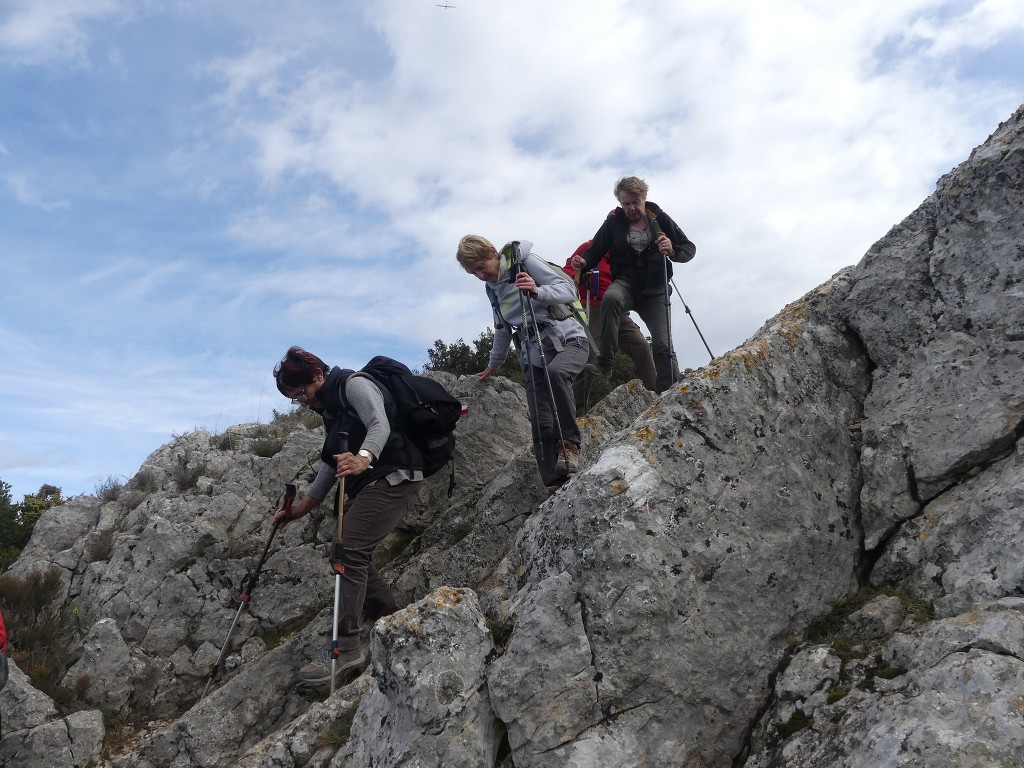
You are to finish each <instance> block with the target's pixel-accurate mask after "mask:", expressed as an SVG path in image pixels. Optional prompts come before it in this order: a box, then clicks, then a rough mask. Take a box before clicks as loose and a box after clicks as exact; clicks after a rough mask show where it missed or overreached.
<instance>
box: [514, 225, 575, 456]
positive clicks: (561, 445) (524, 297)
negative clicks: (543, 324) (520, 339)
mask: <svg viewBox="0 0 1024 768" xmlns="http://www.w3.org/2000/svg"><path fill="white" fill-rule="evenodd" d="M512 248H513V249H514V251H515V252H516V253H518V254H519V257H520V258H519V261H518V265H519V267H520V270H521V271H523V272H525V271H526V269H525V267H523V261H524V260H523V258H522V253H521V252H520V251H519V243H513V244H512ZM527 255H529V254H527ZM517 274H518V273H517ZM519 303H520V304H521V305H522V307H523V323H524V324H526V322H527V316H526V315H527V308H529V314H530V318H531V319H532V320H533V329H534V331H535V332H536V334H537V348H538V352H539V353H540V364H541V369H542V370H543V371H544V383H545V384H547V388H548V401H549V402H550V403H551V415H552V416H554V418H555V429H556V430H557V432H558V449H559V451H561V453H562V458H563V459H565V465H566V467H568V466H569V454H568V452H567V451H566V450H565V438H564V437H563V436H562V422H561V420H560V419H559V418H558V405H557V403H555V390H554V388H553V387H552V386H551V374H550V373H549V372H548V358H547V355H545V354H544V343H543V342H542V341H541V338H540V326H539V325H538V324H537V312H536V310H535V309H534V306H533V299H532V298H531V297H530V293H529V291H520V292H519ZM526 336H527V338H529V336H530V333H529V329H527V333H526ZM527 360H529V355H527ZM536 399H537V398H536V397H534V401H536ZM534 410H535V411H537V437H538V438H540V437H541V434H540V411H539V406H537V405H536V402H535V404H534ZM540 449H541V457H542V458H543V457H544V441H543V439H541V441H540Z"/></svg>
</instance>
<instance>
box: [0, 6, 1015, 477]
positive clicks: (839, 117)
mask: <svg viewBox="0 0 1024 768" xmlns="http://www.w3.org/2000/svg"><path fill="white" fill-rule="evenodd" d="M456 5H457V6H458V7H457V8H454V9H449V10H447V11H446V10H442V9H439V8H436V6H435V5H434V4H433V3H423V4H412V3H409V2H408V1H407V0H381V2H377V3H374V4H373V5H372V6H360V7H358V8H356V9H354V8H353V6H352V5H351V4H346V3H342V4H337V3H320V2H312V3H308V4H305V5H302V4H300V5H299V6H289V7H288V9H287V11H283V10H282V7H281V5H280V4H279V3H276V2H272V1H271V0H248V1H247V2H245V3H200V2H191V3H188V2H186V3H183V4H178V5H174V4H172V5H160V4H153V3H143V4H141V5H140V6H135V5H130V4H127V3H119V2H114V0H106V2H103V1H101V0H83V2H77V3H72V2H69V0H58V2H55V3H29V2H27V1H24V0H19V1H18V2H16V3H15V4H13V5H10V4H9V5H8V6H7V8H8V9H10V10H7V11H4V12H0V13H2V14H3V15H2V16H0V67H4V66H5V65H11V66H8V68H7V69H6V70H4V69H0V76H2V75H4V74H7V75H11V76H12V78H13V75H14V74H20V75H24V74H25V72H26V70H25V69H24V68H25V67H26V66H31V65H32V64H33V63H45V64H46V65H47V70H46V72H47V74H46V76H45V77H40V78H38V82H36V81H33V87H32V88H28V87H27V86H26V84H27V83H28V82H29V78H24V77H23V78H22V79H16V78H15V80H16V81H17V82H18V83H20V84H21V89H20V90H18V91H16V92H14V93H13V94H12V99H13V100H12V102H11V103H12V105H13V109H12V110H9V113H10V116H9V117H3V118H0V136H3V144H2V145H0V153H5V154H3V159H4V162H5V163H8V164H9V162H10V158H15V157H16V158H17V161H18V170H14V171H11V170H9V169H0V171H2V173H3V178H4V179H5V180H6V182H7V186H8V189H10V190H11V192H12V194H14V195H15V196H16V197H17V198H18V199H19V200H20V201H22V202H23V203H24V204H25V207H24V209H23V211H24V213H25V214H26V216H25V217H24V222H27V223H24V224H23V220H22V219H21V218H19V220H18V221H16V222H12V223H13V224H17V225H18V226H15V227H12V228H10V231H9V232H7V231H5V232H4V233H2V234H0V237H4V238H7V239H6V240H5V241H4V245H5V247H6V248H7V252H16V253H17V254H18V259H17V264H16V266H17V268H18V272H17V275H18V278H19V280H23V281H25V285H24V286H23V290H21V291H19V292H18V294H17V295H15V296H13V297H11V300H10V302H8V306H7V307H5V308H6V309H8V316H7V317H5V319H4V321H3V324H2V325H0V353H2V354H4V355H5V357H6V359H11V358H12V356H16V357H17V356H25V355H27V356H30V357H33V359H35V358H38V357H40V353H39V351H40V350H43V355H42V357H43V358H45V359H46V360H47V361H59V365H60V367H61V370H63V371H70V372H72V374H73V377H74V382H75V386H74V388H73V389H74V394H73V396H68V397H67V401H66V402H64V403H59V404H52V403H49V401H50V400H51V399H59V398H60V397H61V396H62V393H65V392H66V391H67V389H68V388H67V386H66V382H64V381H62V380H55V381H54V382H53V386H52V388H51V386H50V384H47V385H46V388H45V389H44V390H43V391H42V392H39V391H37V390H34V389H33V388H32V386H30V384H28V383H26V380H25V379H24V378H23V377H11V376H7V377H6V378H5V377H4V375H3V374H0V392H3V395H0V406H2V407H3V410H4V413H5V415H6V414H8V413H11V414H13V416H12V417H11V418H10V420H9V424H8V425H7V427H6V428H7V429H8V430H16V434H17V439H18V440H21V441H22V442H23V443H24V444H25V445H26V446H28V445H30V444H31V446H32V447H31V449H30V450H29V449H26V457H27V456H28V455H29V454H31V455H32V456H36V457H38V456H39V455H41V454H46V450H47V449H46V446H47V445H50V444H52V445H54V446H55V445H56V444H57V438H51V436H50V435H48V434H47V432H48V430H50V429H54V427H53V426H52V425H53V424H55V423H56V421H53V420H57V421H59V422H60V424H61V427H60V429H61V435H60V437H61V439H66V440H68V441H69V443H70V444H74V443H76V442H77V443H86V444H88V445H90V450H89V453H90V459H91V460H93V461H102V459H103V457H104V456H106V455H108V453H107V452H108V451H112V450H113V449H112V447H111V445H112V444H113V443H115V442H116V443H118V444H128V443H131V444H132V445H135V446H138V445H140V444H141V445H146V446H147V447H148V449H149V450H152V449H155V448H157V447H158V443H159V441H160V439H166V438H165V437H160V438H156V437H155V436H157V435H159V436H165V435H166V434H169V432H170V431H184V430H186V429H189V428H192V427H194V426H211V427H213V426H217V427H220V428H223V427H225V426H227V425H228V424H230V423H234V421H236V420H239V421H240V420H248V419H253V418H261V417H262V418H266V417H267V416H268V415H269V413H270V409H271V408H272V407H283V406H284V402H283V401H279V398H278V396H277V393H276V392H275V391H273V387H272V385H271V387H270V390H269V394H267V391H266V387H267V376H268V373H269V370H270V368H271V367H272V365H273V363H274V361H275V360H276V359H277V357H278V356H279V355H280V354H281V353H282V352H283V351H284V349H285V348H286V347H287V346H289V345H290V344H293V343H301V344H304V345H306V346H309V347H310V348H312V349H314V350H315V351H318V352H322V353H323V354H324V355H325V356H333V357H334V361H335V362H338V363H340V364H346V365H358V364H361V362H363V361H365V359H368V358H369V357H370V356H371V355H372V354H374V353H375V352H389V353H392V354H395V355H396V356H404V357H406V358H407V359H408V361H409V362H411V363H413V364H417V363H422V362H423V358H425V350H426V348H427V347H429V345H430V344H431V343H432V342H433V340H434V339H438V338H440V339H443V340H449V341H453V340H455V339H456V338H458V337H460V336H461V337H463V338H465V339H468V340H473V339H475V338H476V337H477V336H478V335H479V333H480V331H482V330H483V329H484V327H485V326H486V325H488V323H489V322H490V313H489V309H488V305H487V302H486V300H485V298H484V294H483V291H482V288H481V286H480V284H479V282H478V281H477V280H475V279H474V278H472V277H470V276H468V275H466V274H465V273H463V272H462V271H461V270H460V269H459V268H458V266H457V265H456V263H455V259H454V250H455V244H456V242H457V241H458V239H459V238H460V237H461V236H462V235H464V234H466V233H468V232H476V233H480V234H484V235H487V236H488V237H490V238H491V239H493V240H496V241H502V242H503V241H504V240H507V239H511V238H514V237H519V238H527V239H531V240H533V241H534V242H535V243H536V250H537V252H538V253H540V254H541V255H542V256H544V257H546V258H548V259H549V260H551V261H555V262H563V261H564V259H565V258H566V257H567V256H568V255H569V253H571V252H572V250H573V249H574V248H575V247H576V246H577V245H578V244H579V243H580V242H582V241H583V240H585V239H587V238H589V237H590V236H591V235H592V234H593V233H594V231H595V229H596V228H597V226H598V225H599V224H600V221H601V219H602V218H603V216H604V215H605V213H606V212H607V211H608V210H609V209H610V208H611V207H612V206H613V204H614V200H613V197H612V192H611V190H612V185H613V183H614V181H615V179H616V178H617V177H619V176H621V175H624V174H631V173H637V174H639V175H641V176H644V177H646V178H647V180H648V182H649V183H650V184H651V199H652V200H654V201H655V202H658V203H660V204H661V205H663V206H664V207H665V209H666V210H667V211H668V212H669V213H670V214H671V215H672V216H674V217H675V218H676V219H677V220H678V221H679V223H680V224H681V225H682V227H683V229H684V230H685V231H686V232H687V234H689V235H690V236H691V237H692V239H693V240H694V241H695V242H696V243H697V247H698V255H697V258H696V259H695V260H694V261H693V262H692V263H691V264H688V265H685V266H683V267H681V268H680V269H679V270H677V272H676V282H677V284H678V286H679V288H680V290H681V291H682V294H683V296H684V298H685V299H686V302H687V304H688V305H689V306H690V308H691V309H692V312H693V317H694V318H696V320H697V322H698V323H699V324H700V327H701V330H702V331H703V332H704V334H705V336H706V337H707V338H708V341H709V343H710V344H711V346H712V349H713V350H714V351H716V352H719V353H722V352H724V351H726V350H727V349H729V348H731V347H733V346H735V345H736V344H739V343H741V342H742V341H743V340H744V339H746V338H747V337H749V336H750V335H752V334H753V333H754V332H756V330H757V329H758V328H759V327H760V326H761V324H762V323H763V322H764V321H765V320H767V319H768V318H769V317H770V316H771V315H772V314H773V313H775V312H776V311H778V310H779V309H780V308H781V307H782V306H783V305H784V304H786V303H788V302H790V301H792V300H794V299H796V298H798V297H799V296H800V295H801V294H802V293H804V292H805V291H807V290H810V289H812V288H813V287H815V286H816V285H818V284H819V283H821V282H822V281H823V280H825V279H827V278H828V277H829V276H831V275H832V274H833V273H835V272H836V271H837V270H838V269H840V268H841V267H844V266H846V265H848V264H852V263H854V262H856V261H857V260H858V259H859V258H860V257H861V255H862V254H863V253H864V252H865V251H866V250H867V248H868V247H869V246H870V245H871V244H872V243H873V242H874V241H875V240H877V239H878V238H879V237H881V236H882V235H883V234H884V233H885V231H886V230H888V229H889V227H891V226H892V225H893V224H895V223H897V222H898V221H899V220H900V219H901V218H902V217H903V216H905V215H906V214H908V213H910V212H911V211H912V210H913V209H914V208H915V207H916V206H917V205H918V204H919V203H920V202H921V200H922V199H924V197H926V196H927V195H928V194H929V193H930V192H931V191H932V188H933V185H934V182H935V180H936V179H937V178H938V176H940V175H941V174H943V173H945V172H947V171H948V170H949V169H950V168H952V167H953V166H954V165H955V164H957V163H958V162H960V161H962V160H963V159H965V158H966V156H967V154H968V153H969V151H970V150H971V149H972V148H973V147H974V146H975V145H977V144H979V143H980V142H981V141H983V140H984V138H985V136H987V135H988V133H989V132H990V131H991V130H992V129H993V128H994V127H995V125H996V123H997V122H998V121H999V120H1001V119H1004V118H1005V117H1006V116H1007V114H1009V112H1010V111H1011V110H1012V109H1014V108H1015V107H1016V106H1017V105H1018V104H1019V103H1020V102H1021V101H1024V66H1021V65H1022V64H1024V61H1022V60H1021V54H1020V53H1017V54H1016V56H1017V58H1015V59H1013V61H1014V63H1015V64H1016V66H998V67H995V65H994V64H992V62H991V61H990V60H989V58H987V57H993V56H995V55H996V54H997V53H998V55H999V57H1001V58H1000V60H999V63H1000V64H1005V57H1007V56H1012V55H1013V51H1015V50H1016V51H1019V50H1020V49H1022V48H1024V45H1022V44H1021V43H1022V37H1024V30H1022V23H1021V15H1022V13H1024V11H1022V10H1021V6H1020V4H1019V3H1017V2H1016V0H1013V2H1011V1H1010V0H1004V2H994V1H992V0H982V1H981V2H964V1H958V2H947V1H946V0H901V2H898V3H893V2H891V0H886V1H883V0H864V1H863V2H858V3H845V4H844V3H834V2H831V1H826V0H776V2H772V3H746V2H731V1H730V2H722V1H721V0H693V1H692V2H687V3H685V4H680V3H678V2H671V1H670V0H648V2H645V3H635V2H627V1H625V0H622V1H610V2H602V3H593V2H590V0H564V2H558V3H552V2H547V1H546V0H545V1H543V2H542V0H522V2H517V3H505V4H500V3H499V4H495V3H481V2H476V1H475V0H465V1H464V2H459V3H456ZM357 14H361V15H357ZM172 30H173V32H174V35H173V36H169V32H171V31H172ZM192 31H194V33H195V34H194V35H191V34H189V33H190V32H192ZM186 39H187V40H189V41H192V40H193V39H194V40H195V43H194V47H189V48H187V49H186V48H182V47H181V46H180V45H171V44H168V42H167V41H168V40H175V41H179V42H180V41H182V40H186ZM99 45H102V46H103V47H102V49H100V48H98V47H97V46H99ZM101 53H102V54H103V55H100V54H101ZM157 53H159V54H160V55H159V56H157V55H156V54H157ZM90 54H91V55H90ZM165 57H166V58H168V59H169V65H167V64H164V63H160V64H159V65H158V64H156V63H155V62H157V60H158V59H159V60H161V61H162V60H163V59H164V58H165ZM86 64H87V65H88V66H87V67H83V65H86ZM111 66H112V67H113V69H112V70H110V69H108V68H109V67H111ZM62 68H64V69H67V70H70V71H71V72H72V75H73V76H68V77H67V78H66V79H62V77H61V74H62ZM12 73H13V74H12ZM0 82H2V81H0ZM83 83H87V84H88V85H90V86H91V89H90V91H89V97H88V98H83V97H82V96H81V94H80V92H79V90H78V87H79V86H81V85H82V84H83ZM125 84H127V85H128V86H130V87H124V88H123V89H122V88H121V87H120V86H122V85H125ZM108 85H110V86H111V87H109V88H108V87H107V86H108ZM114 85H117V86H118V87H113V86H114ZM6 95H7V94H6V93H5V96H6ZM40 103H46V104H48V105H57V106H56V107H54V108H53V109H52V110H50V111H47V110H39V111H34V112H33V113H32V114H33V115H40V114H41V115H43V116H44V117H42V118H39V122H37V123H34V124H33V125H32V126H26V125H23V124H21V123H20V122H19V119H18V117H17V115H18V114H20V113H19V110H18V106H19V105H27V106H32V107H36V106H38V104H40ZM168 117H170V118H171V119H173V120H177V121H179V122H180V125H178V126H176V128H177V130H176V131H173V132H169V133H168V132H165V131H163V130H161V129H162V128H163V127H164V126H163V125H158V124H157V123H156V122H155V121H156V120H166V119H168ZM47 119H48V120H49V121H50V122H47ZM110 126H116V128H117V134H116V135H117V141H118V142H120V143H119V144H118V145H117V146H116V147H115V148H114V150H110V148H109V147H105V146H104V147H103V149H105V150H107V151H105V152H97V153H96V159H95V161H94V163H93V164H91V165H90V162H89V161H90V160H91V159H92V158H91V157H90V151H91V149H92V148H93V147H94V146H95V145H96V144H97V143H98V142H101V141H102V140H103V139H104V138H105V137H104V131H107V130H110ZM168 137H169V138H168ZM165 141H166V142H168V143H167V144H166V145H164V144H162V143H160V142H165ZM6 153H9V154H6ZM61 153H69V154H71V153H73V154H72V155H71V159H73V160H74V162H72V163H64V162H61V160H62V159H63V156H62V155H61ZM154 157H158V158H162V162H154V161H153V160H152V158H154ZM54 168H60V172H59V174H58V173H56V172H54V171H53V169H54ZM26 169H31V170H26ZM41 178H46V179H49V180H50V181H49V182H48V184H49V186H48V187H47V188H46V189H43V188H42V187H40V186H39V185H40V182H39V181H37V179H41ZM100 187H102V189H101V190H100V189H99V188H100ZM54 190H59V191H57V192H55V191H54ZM63 200H73V201H74V205H73V206H67V205H66V204H62V202H61V201H63ZM112 201H116V202H112ZM40 211H41V212H42V213H39V212H40ZM8 241H9V242H8ZM30 264H31V265H37V264H38V265H39V266H38V267H35V266H33V267H32V268H29V266H28V265H30ZM44 273H45V275H46V277H45V278H43V274H44ZM54 296H58V297H60V300H59V301H52V300H51V301H48V302H44V299H52V297H54ZM44 303H45V305H46V311H45V312H43V311H41V307H42V306H43V304H44ZM8 317H10V318H13V319H8ZM23 318H30V319H31V323H29V322H27V321H26V320H25V319H23ZM673 320H674V327H675V336H676V346H677V349H678V350H679V351H680V354H681V357H682V359H683V362H684V364H686V365H698V364H701V363H703V362H704V360H705V358H706V353H705V352H704V350H703V347H702V345H701V344H700V341H699V338H698V337H697V335H696V332H695V331H694V329H693V327H692V324H691V322H690V317H688V316H687V315H686V313H685V312H683V311H682V307H681V304H676V305H675V309H674V312H673ZM417 358H419V359H417ZM18 359H20V358H18ZM48 370H49V369H47V368H45V367H41V368H40V369H38V370H35V371H30V373H31V372H34V373H38V374H39V375H40V376H42V377H43V378H46V376H47V371H48ZM136 371H138V374H137V375H136ZM49 375H51V376H52V371H50V373H49ZM133 377H134V378H133ZM47 407H49V408H51V409H55V410H47ZM133 425H134V426H133ZM140 425H141V426H140ZM133 429H134V430H135V431H136V432H140V434H141V435H142V437H141V443H140V440H139V439H135V438H128V437H126V434H127V433H129V432H130V431H131V430H133ZM142 430H145V431H144V432H143V431H142ZM7 434H8V435H10V434H15V432H13V431H9V432H8V433H7ZM40 434H42V435H44V436H43V437H40ZM96 435H102V439H101V440H100V442H102V443H109V444H111V445H107V444H103V445H98V444H97V440H95V439H94V437H95V436H96ZM4 439H12V438H8V437H4ZM146 441H148V443H147V442H146ZM8 444H9V445H10V444H15V445H16V444H17V441H15V442H14V443H10V442H9V443H8ZM54 450H57V449H56V448H54ZM60 450H61V451H64V448H63V447H61V448H60ZM141 452H142V450H141V448H138V449H137V450H136V454H138V453H141ZM145 452H147V453H148V450H147V451H145ZM47 455H49V454H47ZM64 455H65V454H62V456H64ZM76 455H77V454H76ZM141 458H143V456H137V458H136V459H135V460H134V461H135V463H134V466H125V464H124V463H120V462H121V458H120V457H119V458H118V462H119V463H118V465H117V466H110V467H104V468H103V469H101V470H100V472H99V475H100V477H101V478H102V477H105V476H106V474H117V473H124V472H129V471H132V470H133V469H134V467H135V466H137V464H138V461H141ZM75 460H76V461H77V460H81V461H83V462H84V461H85V459H84V458H79V459H75ZM111 461H113V459H111ZM8 466H9V465H8V464H6V463H4V464H3V465H0V477H2V478H3V479H5V480H8V481H9V482H10V479H9V478H8V476H7V474H6V473H7V472H9V471H12V470H9V469H8ZM52 466H53V467H60V466H63V461H55V462H53V464H52ZM44 469H45V467H44ZM83 469H85V467H84V465H83ZM55 471H56V470H55ZM92 474H96V472H95V471H94V470H93V471H92ZM32 477H33V482H34V480H35V479H38V476H36V475H33V476H32ZM50 480H56V484H61V483H63V482H65V481H63V480H61V479H60V478H59V477H53V478H43V480H42V481H47V482H48V481H50ZM34 485H35V487H32V488H28V489H19V492H22V493H24V492H28V491H34V490H35V488H36V487H38V485H39V483H38V482H35V483H34ZM84 490H89V489H88V488H85V489H84Z"/></svg>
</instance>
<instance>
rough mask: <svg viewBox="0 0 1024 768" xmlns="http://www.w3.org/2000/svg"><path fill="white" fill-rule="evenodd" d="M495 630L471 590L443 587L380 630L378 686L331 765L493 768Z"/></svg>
mask: <svg viewBox="0 0 1024 768" xmlns="http://www.w3.org/2000/svg"><path fill="white" fill-rule="evenodd" d="M491 649H492V643H491V635H490V632H489V630H488V629H487V625H486V623H485V621H484V617H483V615H482V614H481V613H480V609H479V605H478V603H477V599H476V595H474V594H473V592H471V591H469V590H456V589H450V588H442V589H439V590H437V591H435V592H433V593H431V594H430V595H427V596H426V597H425V598H423V599H422V600H420V601H418V602H416V603H414V604H413V605H410V606H408V607H407V608H404V609H403V610H401V611H399V612H398V613H395V614H393V615H391V616H389V617H387V618H386V619H384V620H383V621H381V622H379V623H378V624H377V625H376V627H374V630H373V633H372V635H371V652H372V658H373V671H374V675H375V677H376V678H377V681H378V687H377V688H376V689H371V690H370V691H368V692H367V693H366V695H364V696H363V698H362V700H361V701H360V703H359V709H358V710H357V711H356V714H355V719H354V720H353V722H352V735H351V738H350V739H349V741H348V743H347V744H346V745H345V746H344V748H343V749H342V750H341V751H340V752H339V754H338V755H337V756H336V757H335V758H334V759H333V760H332V761H331V763H330V765H331V766H344V765H374V766H380V767H381V768H385V767H386V766H387V767H392V766H418V767H422V768H427V767H428V766H436V767H437V768H441V767H442V766H449V765H467V766H468V765H481V766H483V765H493V764H494V757H495V754H496V750H497V741H496V738H495V729H496V724H495V719H494V715H493V713H492V711H491V704H490V700H489V698H488V696H487V686H486V675H485V673H486V663H487V657H488V655H489V654H490V651H491Z"/></svg>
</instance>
